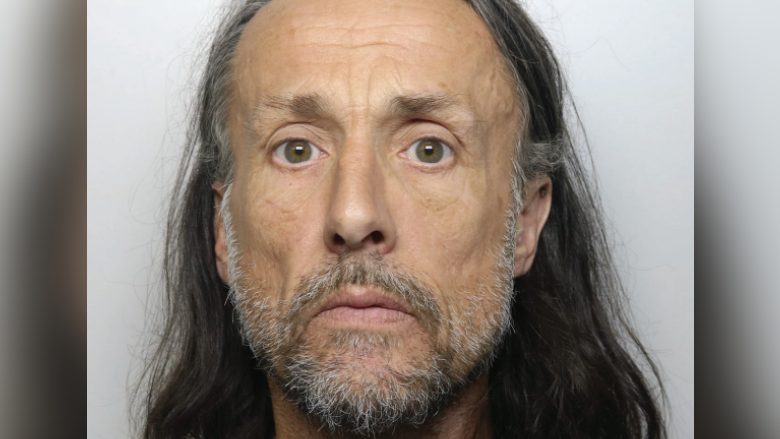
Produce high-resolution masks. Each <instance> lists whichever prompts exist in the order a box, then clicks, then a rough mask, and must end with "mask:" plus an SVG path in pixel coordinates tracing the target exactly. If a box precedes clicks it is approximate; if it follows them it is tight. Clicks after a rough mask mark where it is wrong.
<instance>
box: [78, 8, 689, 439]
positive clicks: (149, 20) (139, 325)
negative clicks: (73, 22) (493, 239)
mask: <svg viewBox="0 0 780 439" xmlns="http://www.w3.org/2000/svg"><path fill="white" fill-rule="evenodd" d="M220 4H221V2H220V1H208V0H197V1H194V0H187V1H184V0H165V1H160V0H155V1H152V0H132V1H130V0H126V1H117V0H90V1H89V3H88V13H87V20H88V34H87V47H88V62H87V81H88V93H87V118H88V123H87V135H88V157H87V165H88V183H87V197H88V211H87V212H88V224H87V227H88V243H87V281H88V297H87V313H88V332H87V349H88V353H87V437H89V438H123V437H128V436H129V430H128V421H127V412H128V410H127V396H128V392H127V388H128V377H131V376H132V373H134V371H137V367H135V368H134V367H133V366H137V364H135V365H134V364H133V362H132V360H133V351H134V348H133V346H134V345H135V344H136V343H137V342H138V340H139V339H140V335H141V330H142V329H143V326H144V319H145V313H144V310H145V306H146V304H147V301H148V300H149V298H150V296H149V294H150V293H149V292H150V291H151V292H152V293H154V292H156V290H155V282H154V281H155V279H156V277H155V276H156V275H157V271H156V270H157V269H158V264H157V263H158V262H159V244H160V238H161V228H162V226H161V223H160V222H161V220H162V218H163V206H164V204H163V200H164V195H165V193H166V192H167V191H168V190H169V187H170V181H171V177H172V175H173V172H174V170H175V168H176V158H177V157H178V152H179V150H180V147H181V144H182V139H183V132H184V127H185V126H184V121H185V117H186V103H187V101H188V99H189V97H190V96H191V91H192V89H193V86H192V83H193V81H192V78H191V67H192V65H193V63H194V61H195V55H196V54H197V53H198V50H199V48H200V47H201V46H202V45H203V44H204V42H206V40H205V37H204V35H205V33H206V32H207V31H208V30H209V29H210V28H211V23H212V22H213V20H214V17H215V13H216V11H217V9H218V6H219V5H220ZM527 4H528V7H529V8H530V10H531V11H532V14H533V16H534V17H536V18H537V19H538V20H539V22H540V24H541V25H542V27H543V28H544V29H545V30H546V31H547V33H548V35H549V37H550V38H551V39H552V40H553V42H554V44H555V46H556V48H557V50H558V53H559V55H560V57H561V59H562V61H563V63H564V65H565V67H566V70H567V72H568V76H569V79H570V85H571V89H572V92H573V94H574V98H575V100H576V102H577V104H578V105H579V109H580V112H581V115H582V118H583V121H584V123H585V126H586V128H587V130H588V135H589V137H590V141H591V144H592V146H593V150H594V151H593V152H594V159H595V164H596V169H597V172H598V175H599V180H600V187H601V192H602V195H603V198H604V201H605V205H606V211H607V215H608V217H609V220H610V221H611V224H612V226H613V228H614V236H615V239H616V240H617V241H618V242H619V244H620V246H619V248H618V256H619V260H620V267H621V272H622V273H623V274H624V276H625V279H626V282H627V285H628V286H629V288H630V289H631V291H632V293H631V306H632V309H633V311H634V314H635V318H636V321H637V324H638V326H639V332H640V333H641V336H642V337H643V339H644V340H645V341H646V342H647V344H648V345H649V346H650V347H651V349H652V350H653V351H654V352H655V353H656V355H657V357H658V359H659V361H660V363H661V365H662V367H663V369H664V374H665V376H666V385H667V389H668V392H669V397H670V402H671V404H670V411H671V418H672V428H671V431H672V435H671V437H672V438H693V437H694V385H693V383H694V305H693V303H694V300H693V297H694V280H693V279H694V152H693V151H694V148H693V143H694V103H693V97H694V76H693V75H694V47H693V45H694V36H693V23H694V17H693V9H694V8H693V2H692V1H690V0H686V1H679V0H656V1H652V2H625V1H618V0H614V1H588V2H583V1H577V0H555V1H549V0H545V1H538V0H536V1H530V2H527ZM151 300H153V299H151Z"/></svg>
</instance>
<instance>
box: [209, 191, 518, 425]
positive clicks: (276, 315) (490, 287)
mask: <svg viewBox="0 0 780 439" xmlns="http://www.w3.org/2000/svg"><path fill="white" fill-rule="evenodd" d="M229 196H230V187H228V189H227V191H226V193H225V196H224V200H223V204H222V206H223V208H222V209H221V214H222V217H223V221H224V227H225V232H226V233H225V234H226V243H227V248H228V263H229V271H230V284H231V292H230V299H231V301H232V303H233V305H234V307H235V309H236V311H237V314H238V320H239V322H238V323H239V327H240V329H241V333H242V337H243V338H244V342H245V343H246V344H247V345H248V346H249V347H250V348H251V349H252V351H253V352H254V354H255V356H256V358H257V359H258V363H259V365H260V367H261V368H262V369H263V370H265V371H266V373H267V375H268V377H269V379H270V380H272V381H273V382H274V383H275V384H276V385H277V386H278V387H279V388H280V389H281V390H282V391H283V392H284V395H285V398H287V399H288V400H289V401H291V402H292V403H294V404H295V405H296V406H297V407H298V408H299V409H300V410H301V411H302V412H303V413H305V414H306V416H308V418H309V419H310V420H311V421H312V422H313V423H314V424H315V425H320V426H322V427H323V428H326V429H327V430H329V431H331V432H334V433H347V434H352V435H356V436H366V437H373V436H376V435H379V434H381V433H384V432H388V431H393V430H396V429H399V428H404V427H416V426H420V425H421V424H423V423H424V422H426V421H427V420H429V419H430V418H431V417H432V416H433V415H435V414H436V413H437V412H439V411H440V410H442V409H443V408H444V407H445V406H446V405H447V404H448V403H449V402H451V401H453V400H454V399H455V398H456V397H457V396H458V395H459V394H460V392H461V391H462V389H463V388H464V387H466V386H467V385H468V384H469V383H470V382H472V381H473V380H474V379H475V378H476V377H478V376H479V375H480V374H481V373H483V372H484V371H486V370H487V369H488V368H489V366H490V364H491V362H492V360H493V358H494V354H495V350H496V347H497V346H498V344H499V342H500V340H501V339H502V338H503V335H504V334H505V333H506V331H507V330H508V328H509V327H510V326H511V317H510V308H511V302H512V284H513V278H512V272H513V255H514V250H513V249H514V242H515V240H514V222H512V220H511V218H512V217H511V215H510V220H509V222H508V223H507V233H506V236H505V238H504V242H503V243H502V244H501V246H500V247H499V248H498V251H497V255H495V256H496V261H497V263H496V265H495V267H494V270H491V273H489V274H487V275H486V279H488V282H487V283H481V284H479V286H478V287H477V289H476V290H475V291H461V292H455V294H456V295H458V296H459V299H458V300H456V301H455V302H458V303H459V305H460V306H461V307H462V310H461V312H459V313H449V314H451V315H453V317H452V318H451V319H443V318H442V315H443V314H442V312H441V308H440V302H439V301H438V300H437V299H436V296H435V294H434V293H433V291H432V290H431V289H430V288H428V287H427V286H426V285H425V284H424V283H422V282H420V281H419V280H418V279H417V278H415V277H414V276H412V275H410V274H408V273H406V272H404V271H403V270H401V269H398V268H397V267H389V266H388V265H387V264H386V263H384V262H383V261H382V259H381V257H379V256H378V255H375V257H367V258H357V257H350V256H349V255H348V254H345V255H342V256H341V257H339V259H338V260H337V261H336V262H335V263H333V264H330V265H327V266H325V267H324V268H323V269H322V270H319V271H318V272H316V273H314V274H312V275H310V276H307V277H306V278H305V279H304V280H302V281H301V282H300V284H299V285H298V286H297V287H296V291H295V294H293V295H292V298H291V299H290V300H288V301H280V302H279V303H277V304H276V306H274V307H271V306H270V305H269V297H270V296H271V295H270V294H269V293H268V291H266V290H265V288H264V286H263V284H262V283H256V282H254V281H253V280H252V279H249V278H247V276H246V275H245V274H244V271H243V264H242V261H241V253H240V252H239V249H238V242H237V240H236V237H235V233H234V230H233V229H232V226H231V218H230V213H229V211H228V209H227V208H226V207H227V206H229V201H228V200H229ZM353 256H354V255H353ZM349 285H370V286H372V287H376V288H379V289H381V290H383V291H384V292H386V293H387V294H388V295H391V296H392V297H394V298H396V299H398V300H400V301H403V302H405V303H407V304H409V305H410V306H411V308H412V310H413V311H414V314H415V315H416V316H417V319H418V323H420V325H421V326H422V327H423V328H424V330H425V333H426V334H427V335H428V337H426V338H427V340H428V342H427V343H425V344H424V346H425V348H417V349H411V350H410V351H411V352H410V353H409V355H406V356H404V357H403V359H400V360H399V358H398V357H399V355H397V354H398V352H399V350H400V349H403V347H402V344H403V342H404V340H403V338H402V337H401V336H400V335H398V334H392V333H388V332H384V331H364V330H346V329H345V330H335V331H331V332H330V333H329V334H326V335H323V336H322V337H320V338H319V339H318V338H316V337H315V338H313V339H308V340H307V339H303V338H302V337H303V336H302V334H303V333H304V330H303V328H302V327H301V325H304V326H305V323H306V322H305V320H306V319H305V318H301V316H306V315H307V312H310V311H311V310H312V309H316V307H317V306H318V305H321V304H322V303H323V302H324V300H325V299H327V298H328V297H330V296H331V295H332V294H336V293H337V292H338V291H339V290H341V289H342V288H344V287H346V286H349ZM442 333H445V334H446V337H440V335H441V334H442ZM398 361H400V362H401V363H400V364H397V363H398Z"/></svg>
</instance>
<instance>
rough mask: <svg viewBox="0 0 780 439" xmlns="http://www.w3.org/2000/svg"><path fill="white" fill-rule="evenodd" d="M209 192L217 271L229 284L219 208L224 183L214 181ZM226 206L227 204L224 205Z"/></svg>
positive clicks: (223, 230)
mask: <svg viewBox="0 0 780 439" xmlns="http://www.w3.org/2000/svg"><path fill="white" fill-rule="evenodd" d="M211 192H212V193H213V194H214V253H215V255H216V257H217V272H218V273H219V277H220V278H222V282H225V283H226V284H228V285H229V284H230V273H229V272H228V252H227V241H226V240H225V222H224V221H223V219H222V214H221V209H222V201H223V200H224V198H225V185H224V183H222V182H221V181H216V182H214V184H213V185H211ZM226 207H228V206H226Z"/></svg>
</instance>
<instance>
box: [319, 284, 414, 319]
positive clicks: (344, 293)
mask: <svg viewBox="0 0 780 439" xmlns="http://www.w3.org/2000/svg"><path fill="white" fill-rule="evenodd" d="M340 306H348V307H351V308H370V307H380V308H387V309H392V310H396V311H401V312H403V313H406V314H412V310H411V309H410V308H409V306H408V305H406V304H405V303H402V302H400V301H398V300H395V299H393V298H391V297H388V296H387V295H385V294H382V293H380V292H379V291H377V290H375V289H373V288H370V287H369V288H365V287H362V286H361V287H348V288H346V289H342V290H341V291H340V292H339V293H338V294H336V295H335V296H333V297H331V298H330V299H328V300H326V301H325V303H324V304H323V306H322V307H321V308H320V310H319V311H318V312H317V314H319V313H322V312H325V311H328V310H330V309H333V308H338V307H340Z"/></svg>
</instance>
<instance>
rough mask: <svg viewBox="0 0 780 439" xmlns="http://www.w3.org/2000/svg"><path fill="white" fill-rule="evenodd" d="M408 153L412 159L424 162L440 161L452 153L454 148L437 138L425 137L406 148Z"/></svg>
mask: <svg viewBox="0 0 780 439" xmlns="http://www.w3.org/2000/svg"><path fill="white" fill-rule="evenodd" d="M406 155H407V156H408V157H409V158H411V159H412V160H419V161H421V162H423V163H431V164H432V163H439V162H440V161H442V160H444V159H446V158H447V157H449V156H451V155H452V149H451V148H450V147H449V146H447V145H446V144H445V143H444V142H441V141H439V140H436V139H424V140H420V141H418V142H415V143H414V145H412V146H411V148H409V149H407V150H406Z"/></svg>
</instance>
